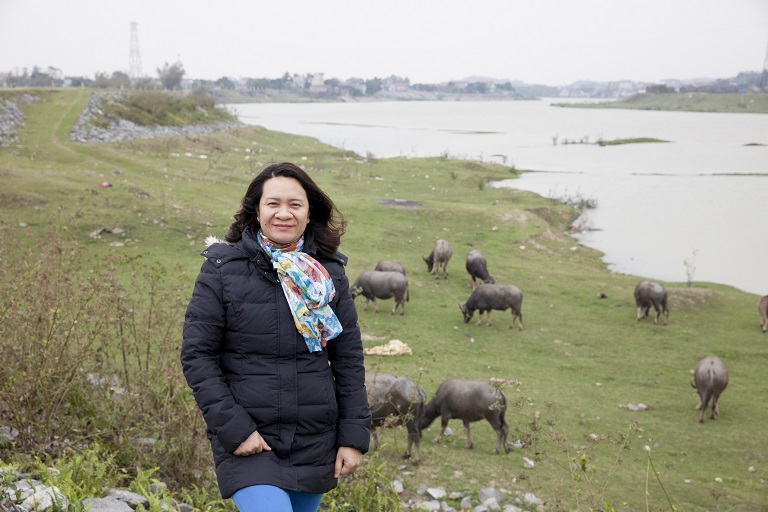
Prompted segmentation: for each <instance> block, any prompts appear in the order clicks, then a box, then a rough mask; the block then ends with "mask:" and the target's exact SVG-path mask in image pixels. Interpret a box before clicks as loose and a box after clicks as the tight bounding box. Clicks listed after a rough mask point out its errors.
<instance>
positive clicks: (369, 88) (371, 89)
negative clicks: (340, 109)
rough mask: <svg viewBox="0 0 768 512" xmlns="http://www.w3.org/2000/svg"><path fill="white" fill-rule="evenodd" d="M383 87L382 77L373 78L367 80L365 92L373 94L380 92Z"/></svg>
mask: <svg viewBox="0 0 768 512" xmlns="http://www.w3.org/2000/svg"><path fill="white" fill-rule="evenodd" d="M381 88H382V80H381V78H371V79H369V80H366V81H365V94H366V96H373V95H374V94H376V93H377V92H379V91H380V90H381Z"/></svg>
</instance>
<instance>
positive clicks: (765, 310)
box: [757, 295, 768, 332]
mask: <svg viewBox="0 0 768 512" xmlns="http://www.w3.org/2000/svg"><path fill="white" fill-rule="evenodd" d="M757 310H758V311H759V312H760V328H761V329H762V330H763V332H766V331H768V295H765V296H764V297H763V298H761V299H760V302H758V303H757Z"/></svg>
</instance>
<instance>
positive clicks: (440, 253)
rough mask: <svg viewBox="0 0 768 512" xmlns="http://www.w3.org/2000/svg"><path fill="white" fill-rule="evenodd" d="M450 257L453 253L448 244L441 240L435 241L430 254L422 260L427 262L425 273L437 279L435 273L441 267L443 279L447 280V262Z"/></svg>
mask: <svg viewBox="0 0 768 512" xmlns="http://www.w3.org/2000/svg"><path fill="white" fill-rule="evenodd" d="M451 256H453V251H452V250H451V246H450V244H449V243H448V242H446V241H445V240H443V239H440V240H437V241H436V242H435V247H434V248H433V249H432V252H431V253H429V256H427V257H425V258H424V261H426V262H427V272H429V273H430V274H434V275H435V277H437V271H438V270H439V269H440V267H442V268H443V277H444V278H448V261H449V260H450V259H451Z"/></svg>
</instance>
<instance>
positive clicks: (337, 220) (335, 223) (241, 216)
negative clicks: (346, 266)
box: [225, 162, 347, 256]
mask: <svg viewBox="0 0 768 512" xmlns="http://www.w3.org/2000/svg"><path fill="white" fill-rule="evenodd" d="M277 177H284V178H293V179H295V180H297V181H298V182H299V183H300V184H301V186H302V188H303V189H304V192H306V194H307V199H308V200H309V224H307V228H306V229H305V230H304V243H305V245H309V246H310V247H311V246H312V244H314V245H315V246H316V247H317V250H318V252H320V253H321V254H324V255H326V256H331V255H332V254H333V253H335V252H336V250H337V249H338V248H339V245H340V244H341V236H342V235H343V234H344V232H345V231H346V228H347V221H346V219H345V218H344V216H343V215H342V214H341V212H340V211H339V210H338V208H336V205H335V204H333V201H332V200H331V198H330V197H328V194H326V193H325V192H323V191H322V190H321V189H320V187H318V186H317V183H315V182H314V180H313V179H312V178H310V177H309V175H308V174H307V173H306V172H305V171H304V170H303V169H301V168H300V167H299V166H297V165H294V164H292V163H289V162H282V163H279V164H272V165H269V166H267V167H266V168H265V169H264V170H263V171H261V173H259V175H258V176H256V177H255V178H254V179H253V181H251V184H250V185H249V186H248V190H247V191H246V193H245V197H243V201H242V203H241V206H240V209H239V210H238V211H237V213H235V216H234V218H235V221H234V222H233V223H232V225H231V226H229V232H228V233H227V236H226V237H225V238H226V240H227V242H230V243H234V242H237V241H238V240H240V239H241V238H242V237H243V231H244V230H245V228H246V227H249V226H250V228H251V231H252V232H253V234H254V235H255V234H256V232H257V231H258V230H259V228H260V227H261V225H260V224H259V220H258V219H257V218H256V217H257V213H258V211H259V202H260V201H261V196H262V194H263V193H264V183H266V182H267V181H268V180H270V179H272V178H277Z"/></svg>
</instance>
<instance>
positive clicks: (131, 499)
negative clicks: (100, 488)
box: [107, 489, 149, 510]
mask: <svg viewBox="0 0 768 512" xmlns="http://www.w3.org/2000/svg"><path fill="white" fill-rule="evenodd" d="M107 498H115V499H116V500H120V501H124V502H125V503H127V504H128V505H130V507H131V508H132V509H134V510H136V507H138V506H139V505H141V506H143V507H144V508H147V505H148V504H149V500H148V499H147V498H145V497H144V496H142V495H141V494H137V493H135V492H131V491H122V490H120V489H112V490H111V491H109V494H107Z"/></svg>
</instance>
